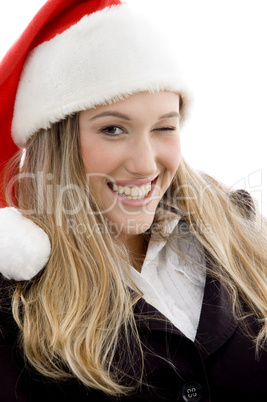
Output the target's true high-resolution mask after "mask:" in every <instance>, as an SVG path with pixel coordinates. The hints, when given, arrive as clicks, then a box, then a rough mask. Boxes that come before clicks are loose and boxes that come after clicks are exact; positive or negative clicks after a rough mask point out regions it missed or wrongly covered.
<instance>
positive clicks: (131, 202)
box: [108, 176, 158, 208]
mask: <svg viewBox="0 0 267 402" xmlns="http://www.w3.org/2000/svg"><path fill="white" fill-rule="evenodd" d="M157 180H158V176H156V177H155V176H154V178H153V180H151V179H149V180H148V179H145V180H129V181H128V180H122V181H118V182H117V181H116V182H112V184H115V183H116V184H117V185H121V186H128V187H137V183H138V187H139V186H143V185H145V184H148V183H151V190H150V192H149V193H148V195H147V196H146V197H145V198H142V199H139V200H129V199H128V198H125V197H123V196H121V195H119V194H117V193H115V191H113V189H112V188H111V187H110V186H109V185H108V188H109V189H110V191H111V192H112V194H113V195H114V197H116V198H117V199H118V201H119V202H120V203H121V204H123V205H125V206H128V207H136V208H140V207H144V206H146V205H147V204H149V203H150V202H151V201H152V200H153V192H154V189H155V186H156V183H157ZM121 183H125V184H121Z"/></svg>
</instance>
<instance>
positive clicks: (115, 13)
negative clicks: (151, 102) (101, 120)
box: [12, 4, 184, 147]
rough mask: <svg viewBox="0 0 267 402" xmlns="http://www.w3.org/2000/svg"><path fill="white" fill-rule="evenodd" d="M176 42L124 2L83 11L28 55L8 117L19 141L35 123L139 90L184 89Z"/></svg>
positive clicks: (45, 125)
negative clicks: (77, 19) (66, 27)
mask: <svg viewBox="0 0 267 402" xmlns="http://www.w3.org/2000/svg"><path fill="white" fill-rule="evenodd" d="M178 53H179V48H178V44H176V45H175V46H171V45H170V43H169V40H168V39H165V37H164V36H163V33H162V32H159V30H158V27H154V25H153V23H152V22H151V21H148V20H147V19H146V18H144V16H142V15H139V14H136V11H135V10H133V9H132V8H131V7H130V6H129V5H125V4H124V5H119V6H113V7H111V8H107V9H104V10H102V11H99V12H96V13H94V14H91V15H89V16H85V17H83V18H82V19H81V20H80V21H79V22H78V23H77V24H76V25H73V26H72V27H70V28H69V29H68V30H66V31H64V32H63V33H62V34H59V35H57V36H56V37H54V38H53V39H51V40H50V41H48V42H44V43H42V44H40V45H39V46H38V47H37V48H35V49H34V50H33V51H32V53H31V54H30V55H29V57H28V59H27V61H26V63H25V66H24V71H23V73H22V76H21V81H20V84H19V88H18V92H17V97H16V102H15V111H14V118H13V123H12V136H13V139H14V141H15V143H16V144H17V145H18V146H20V147H23V146H24V145H25V143H26V141H27V140H28V139H29V137H30V136H31V135H32V134H33V133H34V132H36V131H37V130H39V129H40V128H49V127H50V126H51V123H54V122H57V121H60V120H61V119H64V118H65V117H66V116H67V115H69V114H72V113H74V112H78V111H80V110H85V109H88V108H91V107H94V106H96V105H100V104H103V103H108V102H110V101H114V100H118V99H121V98H124V97H126V96H129V95H131V94H133V93H136V92H139V91H152V92H155V91H160V90H170V91H175V92H180V93H183V92H184V84H183V79H182V76H181V74H180V73H179V70H178V65H179V63H178V61H177V54H178Z"/></svg>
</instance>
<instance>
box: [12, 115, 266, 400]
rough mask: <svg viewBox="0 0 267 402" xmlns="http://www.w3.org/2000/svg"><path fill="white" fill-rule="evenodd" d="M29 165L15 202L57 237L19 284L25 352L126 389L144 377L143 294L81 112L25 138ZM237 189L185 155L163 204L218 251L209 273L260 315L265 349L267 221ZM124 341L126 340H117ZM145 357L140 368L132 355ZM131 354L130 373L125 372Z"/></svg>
mask: <svg viewBox="0 0 267 402" xmlns="http://www.w3.org/2000/svg"><path fill="white" fill-rule="evenodd" d="M23 173H26V174H28V173H33V174H34V175H33V176H30V177H29V178H28V179H27V178H23V179H21V180H20V181H19V182H17V189H16V191H17V198H18V206H19V208H20V209H21V210H22V212H23V211H24V214H25V213H26V212H25V211H27V210H31V214H30V215H29V216H28V217H29V218H30V219H32V220H33V221H35V222H36V223H37V224H38V225H40V226H41V227H42V228H43V229H44V230H45V231H46V232H47V233H48V235H49V237H50V240H51V244H52V253H51V258H50V260H49V262H48V264H47V266H46V268H45V269H44V270H43V272H41V273H40V274H39V275H38V276H37V277H35V278H33V279H32V280H31V281H29V282H25V283H19V284H18V285H17V287H16V290H15V292H14V297H13V314H14V317H15V319H16V321H17V323H18V325H19V327H20V329H21V333H22V343H23V348H24V352H25V355H26V358H27V359H28V361H29V362H30V363H31V364H32V365H33V366H34V367H35V368H36V369H37V370H38V371H39V372H40V373H42V374H44V375H45V376H48V377H52V378H54V379H64V378H68V377H70V376H74V377H76V378H78V379H79V380H80V381H82V382H83V383H84V384H85V385H87V386H90V387H93V388H96V389H100V390H102V391H104V392H106V393H109V394H112V395H116V394H126V393H127V392H129V391H130V390H132V389H133V388H134V387H135V386H138V384H140V383H141V381H142V367H143V365H142V364H143V358H142V345H141V341H140V339H139V336H138V332H137V329H136V325H135V320H134V315H133V308H132V307H133V304H134V303H135V301H136V300H137V299H138V297H140V295H138V292H137V290H136V292H134V293H133V292H130V291H129V289H128V287H127V285H126V283H127V280H125V278H127V279H128V280H130V277H129V259H128V256H127V253H126V251H125V250H123V249H122V247H121V245H120V244H118V243H117V242H116V240H114V238H112V235H111V234H110V232H109V228H108V226H107V223H106V222H105V220H104V218H103V216H102V215H101V213H100V212H99V211H98V208H97V205H96V203H95V201H94V199H93V196H92V194H90V191H89V187H88V183H87V181H86V175H85V172H84V168H83V164H82V158H81V154H80V148H79V129H78V118H77V116H74V117H68V118H67V119H66V120H65V121H62V122H60V123H57V124H54V125H53V126H52V128H51V129H48V130H40V132H38V133H37V134H36V135H35V136H34V137H33V138H32V139H31V140H30V141H29V144H28V146H27V150H26V155H25V160H24V163H23V166H22V167H21V174H22V177H23ZM51 182H53V185H51ZM62 189H63V190H64V191H62ZM233 198H234V197H233V196H232V195H231V193H229V189H228V188H227V187H225V186H223V185H222V184H220V183H218V182H217V181H215V180H214V179H212V178H210V177H209V176H207V175H205V174H201V173H198V172H195V171H194V170H192V169H191V168H190V167H189V166H188V165H187V164H186V163H185V161H182V162H181V165H180V167H179V169H178V171H177V174H176V176H175V179H174V181H173V183H172V185H171V186H170V189H169V190H168V192H167V193H166V194H165V196H164V199H163V203H164V202H166V203H169V202H170V201H171V204H172V205H173V206H175V207H177V208H178V209H179V211H180V213H182V215H183V217H184V219H185V220H186V221H187V222H188V224H189V227H190V230H192V231H193V233H194V234H195V236H196V237H197V238H198V240H199V241H200V243H201V244H202V245H203V246H204V248H205V250H207V252H208V254H209V255H210V256H211V258H212V259H213V267H212V272H211V274H212V275H214V276H215V277H217V278H219V279H220V280H221V281H222V282H223V283H224V284H225V285H226V287H227V289H228V290H229V293H230V294H231V296H232V299H233V306H234V311H235V313H236V315H237V316H238V317H239V318H242V317H244V315H245V313H244V312H243V311H242V309H241V303H240V298H243V299H244V301H245V303H247V304H248V306H249V308H250V310H251V314H254V315H255V316H256V318H257V319H258V320H259V322H260V323H261V330H260V332H259V333H258V334H256V336H255V341H256V345H257V348H260V347H261V346H263V345H264V344H265V342H266V338H267V320H266V317H267V306H266V294H267V283H266V267H267V251H266V224H265V221H264V220H262V221H261V220H260V219H259V217H258V215H257V214H256V217H255V216H254V213H253V211H252V212H251V214H249V208H247V209H246V202H244V200H243V197H241V198H240V199H239V198H238V197H237V199H233ZM242 204H244V205H243V206H242ZM238 205H239V206H238ZM240 205H241V207H240ZM250 215H251V216H250ZM69 217H71V219H72V220H73V221H72V222H74V225H72V228H73V227H75V228H79V227H80V226H79V225H83V226H82V228H83V230H81V231H80V232H79V231H75V230H69V229H70V228H69V222H68V219H69ZM157 219H158V218H157V215H156V217H155V220H157ZM260 224H261V225H262V226H260ZM97 228H101V230H97ZM122 342H124V345H125V347H119V346H121V344H122ZM118 347H119V350H120V356H117V355H116V350H118ZM137 356H138V358H137V359H136V357H137ZM140 359H141V368H140V370H139V369H138V367H137V365H136V364H135V363H134V362H135V361H138V362H139V363H140ZM126 361H127V364H128V365H129V367H131V370H129V372H131V373H132V375H129V376H128V377H125V376H124V375H123V366H124V365H125V362H126ZM139 363H138V364H139Z"/></svg>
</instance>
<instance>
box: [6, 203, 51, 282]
mask: <svg viewBox="0 0 267 402" xmlns="http://www.w3.org/2000/svg"><path fill="white" fill-rule="evenodd" d="M50 252H51V244H50V241H49V238H48V236H47V234H46V233H45V232H44V231H43V229H41V228H40V227H39V226H38V225H36V224H35V223H34V222H32V221H31V220H30V219H27V218H25V217H24V216H23V215H22V214H21V213H20V212H19V211H18V210H17V209H15V208H2V209H0V272H1V273H2V274H3V275H4V276H5V277H6V278H7V279H15V280H16V281H24V280H30V279H31V278H33V277H34V276H35V275H37V274H38V272H40V270H41V269H42V268H44V266H45V265H46V264H47V262H48V259H49V256H50Z"/></svg>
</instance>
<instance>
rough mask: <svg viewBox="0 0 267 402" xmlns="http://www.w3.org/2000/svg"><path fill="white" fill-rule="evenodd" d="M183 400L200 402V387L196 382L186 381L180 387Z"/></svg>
mask: <svg viewBox="0 0 267 402" xmlns="http://www.w3.org/2000/svg"><path fill="white" fill-rule="evenodd" d="M182 397H183V400H184V401H186V402H188V401H191V402H200V401H201V398H202V387H201V385H200V384H198V383H197V382H193V381H192V382H187V383H186V384H184V386H183V388H182Z"/></svg>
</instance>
